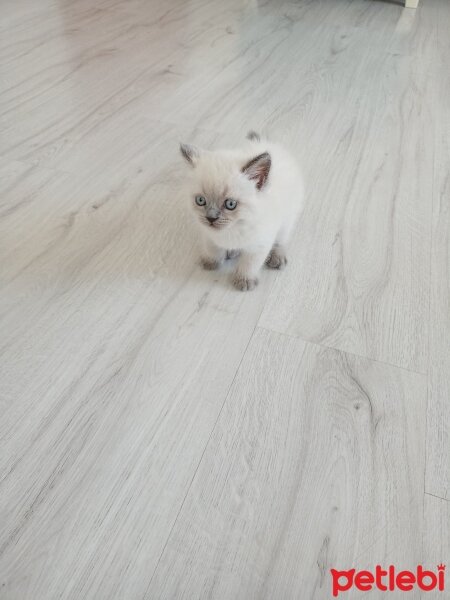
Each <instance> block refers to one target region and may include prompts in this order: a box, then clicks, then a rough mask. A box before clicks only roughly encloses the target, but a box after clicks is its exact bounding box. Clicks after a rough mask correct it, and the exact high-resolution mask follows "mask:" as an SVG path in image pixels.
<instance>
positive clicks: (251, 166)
mask: <svg viewBox="0 0 450 600" xmlns="http://www.w3.org/2000/svg"><path fill="white" fill-rule="evenodd" d="M271 165H272V159H271V158H270V154H269V153H268V152H263V153H262V154H260V155H259V156H256V157H255V158H252V160H251V161H249V162H248V163H247V164H246V165H245V166H244V167H243V168H242V173H244V174H245V175H247V177H248V178H249V179H251V180H252V181H256V187H257V188H258V190H260V189H261V188H262V187H263V186H264V185H265V183H266V181H267V178H268V176H269V171H270V167H271Z"/></svg>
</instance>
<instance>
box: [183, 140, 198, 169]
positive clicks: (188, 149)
mask: <svg viewBox="0 0 450 600" xmlns="http://www.w3.org/2000/svg"><path fill="white" fill-rule="evenodd" d="M180 152H181V156H182V157H183V158H184V160H185V161H186V162H187V163H188V164H189V165H191V167H195V165H196V164H197V162H198V159H199V158H200V150H199V148H197V146H191V144H180Z"/></svg>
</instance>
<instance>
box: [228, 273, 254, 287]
mask: <svg viewBox="0 0 450 600" xmlns="http://www.w3.org/2000/svg"><path fill="white" fill-rule="evenodd" d="M233 285H234V287H235V288H236V289H237V290H240V291H241V292H249V291H251V290H254V289H255V287H256V286H257V285H258V280H257V278H256V277H247V276H246V275H243V274H242V273H235V274H234V276H233Z"/></svg>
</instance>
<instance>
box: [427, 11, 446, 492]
mask: <svg viewBox="0 0 450 600" xmlns="http://www.w3.org/2000/svg"><path fill="white" fill-rule="evenodd" d="M447 8H448V6H447V4H446V3H445V2H440V3H438V4H437V5H435V6H433V9H434V10H433V12H431V11H430V13H431V14H430V19H431V18H433V19H434V21H435V22H436V23H437V27H436V32H437V35H436V51H437V56H438V57H439V60H437V61H436V64H435V65H434V68H433V71H432V76H433V81H434V84H435V87H436V88H437V93H436V97H435V112H436V114H439V115H440V118H439V120H436V122H435V129H434V135H435V138H434V141H435V154H436V161H435V169H434V194H433V222H432V226H433V242H432V251H431V266H430V271H431V294H430V350H429V352H430V355H429V372H428V377H429V391H428V402H429V406H428V436H427V478H426V491H427V492H430V493H431V494H434V495H436V496H440V497H441V498H446V499H447V500H450V405H449V401H450V172H449V164H450V105H449V102H448V98H449V94H450V74H449V71H448V69H447V70H446V71H445V72H442V73H440V71H439V69H438V65H440V64H443V63H444V62H447V63H448V61H449V60H450V40H449V36H448V30H449V27H450V14H448V11H447Z"/></svg>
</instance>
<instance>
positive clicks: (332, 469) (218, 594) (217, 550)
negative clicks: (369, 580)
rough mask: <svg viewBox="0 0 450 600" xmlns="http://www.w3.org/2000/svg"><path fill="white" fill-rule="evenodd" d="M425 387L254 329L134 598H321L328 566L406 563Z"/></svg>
mask: <svg viewBox="0 0 450 600" xmlns="http://www.w3.org/2000/svg"><path fill="white" fill-rule="evenodd" d="M425 389H426V378H425V377H423V376H421V375H417V374H413V373H408V372H407V371H403V370H401V369H395V368H394V367H390V366H386V365H380V364H377V363H374V362H371V361H367V360H365V359H359V358H353V357H351V358H349V357H348V356H347V355H344V354H341V353H339V352H337V351H334V350H328V349H323V348H320V347H317V346H313V345H310V344H305V343H304V342H302V341H300V340H295V339H293V338H287V337H285V336H282V335H280V334H276V333H272V332H268V331H265V330H258V331H257V333H256V334H255V336H254V337H253V339H252V342H251V344H250V346H249V347H248V349H247V352H246V354H245V357H244V360H243V362H242V365H241V367H240V369H239V372H238V374H237V377H236V379H235V381H234V383H233V386H232V389H231V392H230V395H229V398H228V399H227V402H226V404H225V407H224V410H223V412H222V413H221V415H220V418H219V420H218V422H217V425H216V428H215V430H214V433H213V435H212V437H211V440H210V442H209V444H208V447H207V449H206V451H205V454H204V456H203V459H202V462H201V464H200V468H199V470H198V471H197V473H196V476H195V478H194V480H193V483H192V486H191V488H190V490H189V493H188V495H187V497H186V500H185V502H184V504H183V508H182V510H181V511H180V514H179V515H178V519H177V523H176V525H175V527H174V529H173V531H172V533H171V535H170V537H169V541H168V543H167V546H166V548H165V551H164V553H163V555H162V557H161V561H160V563H159V566H158V569H157V571H156V574H155V578H154V580H153V581H152V583H151V585H150V587H149V588H148V590H147V593H146V596H145V597H146V598H155V599H156V598H171V599H181V598H183V599H188V598H189V599H193V598H220V599H221V600H231V599H235V600H238V599H242V600H244V599H249V600H250V599H253V598H254V599H255V600H256V599H258V600H262V599H264V598H285V599H286V600H289V599H291V598H292V599H295V598H311V599H312V598H321V599H324V600H325V599H326V600H328V599H329V598H330V597H331V580H330V573H329V569H330V567H333V566H334V567H336V568H340V567H341V568H345V565H351V566H353V567H355V568H360V569H361V568H367V566H369V565H374V564H378V563H380V564H384V563H385V562H386V561H389V562H390V563H394V564H396V563H397V564H400V563H401V564H416V562H417V561H418V560H420V557H421V549H422V535H421V532H422V526H421V523H422V501H423V477H424V443H425V424H424V417H425V411H426V400H425ZM412 440H414V442H412ZM356 515H359V517H357V518H355V516H356ZM413 597H416V598H418V595H417V594H416V595H415V596H414V595H413Z"/></svg>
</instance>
